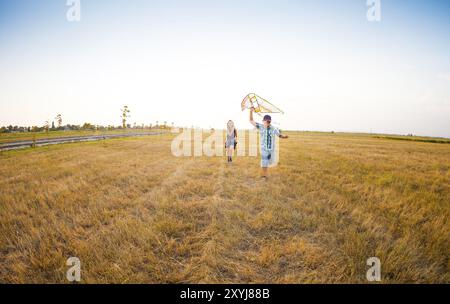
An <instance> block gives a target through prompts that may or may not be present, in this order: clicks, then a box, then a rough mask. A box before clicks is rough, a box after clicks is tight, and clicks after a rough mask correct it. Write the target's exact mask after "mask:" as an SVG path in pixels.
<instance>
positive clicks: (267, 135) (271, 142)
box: [256, 123, 281, 151]
mask: <svg viewBox="0 0 450 304" xmlns="http://www.w3.org/2000/svg"><path fill="white" fill-rule="evenodd" d="M256 128H257V129H258V130H259V134H260V144H261V151H274V150H275V136H280V134H281V131H280V130H279V129H277V128H275V127H273V126H269V127H268V128H266V127H264V125H263V124H260V123H256Z"/></svg>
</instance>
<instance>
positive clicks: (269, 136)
mask: <svg viewBox="0 0 450 304" xmlns="http://www.w3.org/2000/svg"><path fill="white" fill-rule="evenodd" d="M254 111H255V108H254V107H251V108H250V123H251V124H252V125H254V126H255V127H256V128H257V129H258V131H259V134H260V145H261V168H262V171H261V177H262V178H267V173H268V172H267V171H268V170H267V168H268V167H269V166H271V165H272V164H273V160H274V158H275V157H274V152H275V136H278V137H280V138H288V136H287V135H282V134H281V132H280V130H279V129H277V128H275V127H273V126H272V125H271V122H272V118H271V117H270V115H264V118H263V123H262V124H260V123H257V122H255V121H254V120H253V112H254Z"/></svg>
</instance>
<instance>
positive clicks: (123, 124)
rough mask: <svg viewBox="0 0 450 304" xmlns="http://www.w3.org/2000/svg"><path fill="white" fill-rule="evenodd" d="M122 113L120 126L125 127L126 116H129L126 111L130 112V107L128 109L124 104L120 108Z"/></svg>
mask: <svg viewBox="0 0 450 304" xmlns="http://www.w3.org/2000/svg"><path fill="white" fill-rule="evenodd" d="M120 111H121V113H122V115H121V118H122V128H124V129H125V128H126V127H127V118H129V117H130V116H129V115H128V113H130V109H128V106H124V107H123V108H122V109H120Z"/></svg>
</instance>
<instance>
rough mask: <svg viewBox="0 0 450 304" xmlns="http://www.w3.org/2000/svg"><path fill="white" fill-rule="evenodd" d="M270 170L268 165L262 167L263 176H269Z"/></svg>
mask: <svg viewBox="0 0 450 304" xmlns="http://www.w3.org/2000/svg"><path fill="white" fill-rule="evenodd" d="M267 174H268V170H267V167H261V176H263V177H267Z"/></svg>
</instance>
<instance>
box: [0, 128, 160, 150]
mask: <svg viewBox="0 0 450 304" xmlns="http://www.w3.org/2000/svg"><path fill="white" fill-rule="evenodd" d="M166 133H168V132H146V133H122V134H104V135H90V136H71V137H58V138H44V139H36V140H21V141H15V142H10V143H4V144H0V150H2V151H7V150H15V149H24V148H30V147H33V146H36V147H40V146H47V145H56V144H63V143H74V142H83V141H96V140H104V139H111V138H122V137H136V136H149V135H160V134H166Z"/></svg>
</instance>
